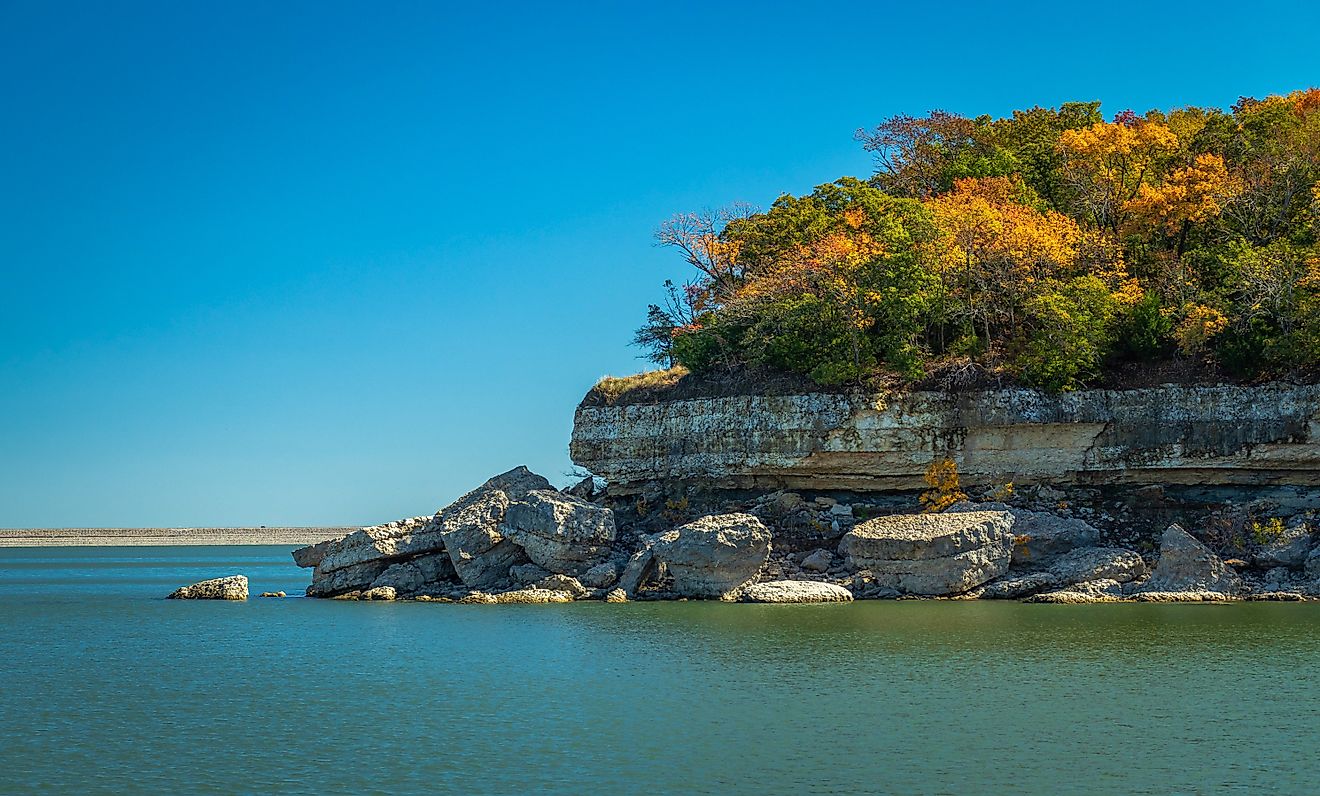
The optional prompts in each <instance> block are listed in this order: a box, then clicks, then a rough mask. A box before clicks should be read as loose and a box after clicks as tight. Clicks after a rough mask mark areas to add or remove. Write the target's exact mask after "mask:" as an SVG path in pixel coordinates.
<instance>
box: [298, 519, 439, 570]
mask: <svg viewBox="0 0 1320 796" xmlns="http://www.w3.org/2000/svg"><path fill="white" fill-rule="evenodd" d="M431 519H432V518H430V517H409V518H408V519H403V520H396V521H394V522H390V523H386V524H385V525H374V526H372V527H370V528H362V529H361V530H357V531H354V532H353V533H350V534H348V535H347V536H344V537H342V538H340V539H335V540H331V541H330V542H329V543H328V544H327V543H324V542H323V543H322V544H326V547H325V549H324V551H323V554H322V556H321V558H320V560H319V561H317V563H316V564H315V566H316V570H317V572H318V573H329V572H334V571H336V570H340V569H347V568H348V567H355V566H359V565H361V564H366V563H371V562H377V561H394V560H397V559H401V558H406V557H409V556H414V555H420V554H422V553H430V552H435V551H437V550H443V549H444V542H442V541H441V539H440V535H439V533H438V532H437V529H436V528H435V527H434V525H433V524H432V522H431ZM316 546H317V545H313V547H316ZM306 549H307V548H304V550H306ZM295 552H302V551H295ZM297 560H298V558H297V557H296V556H295V557H294V561H295V562H296V561H297Z"/></svg>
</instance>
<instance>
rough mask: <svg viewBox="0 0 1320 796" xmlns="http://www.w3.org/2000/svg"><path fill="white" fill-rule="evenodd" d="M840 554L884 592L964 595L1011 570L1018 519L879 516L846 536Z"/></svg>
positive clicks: (982, 514) (999, 515) (974, 514)
mask: <svg viewBox="0 0 1320 796" xmlns="http://www.w3.org/2000/svg"><path fill="white" fill-rule="evenodd" d="M839 554H840V555H842V556H844V557H845V558H846V559H847V561H848V565H849V566H850V567H852V568H853V569H856V570H869V571H870V572H871V574H872V576H873V577H874V579H875V581H876V583H877V584H878V585H879V586H881V587H889V588H894V589H898V590H899V591H903V592H907V593H910V594H924V595H948V594H962V593H964V592H966V591H968V590H970V589H973V588H975V587H977V586H980V585H981V584H982V583H985V582H987V581H990V580H993V579H995V578H997V577H999V576H1001V575H1003V574H1004V573H1005V572H1007V571H1008V565H1009V562H1010V561H1011V559H1012V556H1013V515H1012V514H1009V513H1008V512H1005V511H970V512H956V513H945V514H908V515H893V516H889V517H878V518H876V519H873V520H868V521H867V522H864V523H862V524H861V525H858V526H857V527H856V528H853V529H852V530H851V531H849V532H848V533H847V534H845V535H844V537H843V541H842V542H840V543H839Z"/></svg>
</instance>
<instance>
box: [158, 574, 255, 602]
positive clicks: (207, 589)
mask: <svg viewBox="0 0 1320 796" xmlns="http://www.w3.org/2000/svg"><path fill="white" fill-rule="evenodd" d="M247 598H248V579H247V578H246V577H244V576H242V575H229V576H227V577H223V578H212V579H210V580H204V581H201V582H200V583H194V584H192V585H191V586H184V587H182V588H178V589H175V590H174V591H172V592H170V595H169V597H168V598H167V599H170V600H246V599H247Z"/></svg>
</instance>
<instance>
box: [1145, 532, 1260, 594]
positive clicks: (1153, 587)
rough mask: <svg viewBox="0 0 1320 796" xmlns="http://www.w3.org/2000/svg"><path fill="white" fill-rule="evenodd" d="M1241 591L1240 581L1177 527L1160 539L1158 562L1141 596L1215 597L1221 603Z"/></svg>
mask: <svg viewBox="0 0 1320 796" xmlns="http://www.w3.org/2000/svg"><path fill="white" fill-rule="evenodd" d="M1241 588H1242V579H1241V578H1239V577H1238V575H1237V573H1236V572H1234V571H1233V570H1232V569H1231V568H1230V567H1229V566H1228V565H1227V564H1225V563H1224V562H1223V560H1222V559H1220V558H1219V556H1217V555H1215V554H1214V552H1213V551H1212V550H1211V549H1210V548H1208V547H1206V546H1205V545H1203V544H1201V543H1200V542H1198V541H1196V539H1194V538H1193V537H1192V535H1191V534H1189V533H1187V531H1184V530H1183V529H1182V528H1181V527H1179V526H1178V525H1170V526H1169V527H1168V528H1167V529H1166V530H1165V531H1164V535H1163V536H1161V537H1160V558H1159V561H1157V562H1156V563H1155V569H1154V570H1153V571H1152V572H1151V574H1150V579H1149V580H1147V581H1146V583H1145V584H1143V585H1142V587H1141V589H1140V593H1145V594H1170V593H1177V592H1189V593H1215V594H1219V595H1220V597H1221V599H1222V596H1223V595H1225V594H1234V593H1236V592H1238V591H1240V590H1241ZM1135 596H1136V595H1134V597H1135Z"/></svg>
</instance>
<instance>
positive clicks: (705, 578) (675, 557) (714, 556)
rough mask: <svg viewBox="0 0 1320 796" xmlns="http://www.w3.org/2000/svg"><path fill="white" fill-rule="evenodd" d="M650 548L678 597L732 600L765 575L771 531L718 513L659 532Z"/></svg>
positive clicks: (743, 516)
mask: <svg viewBox="0 0 1320 796" xmlns="http://www.w3.org/2000/svg"><path fill="white" fill-rule="evenodd" d="M649 546H650V548H651V551H652V553H653V555H654V557H655V561H656V562H657V563H658V564H659V565H660V566H662V567H663V568H664V570H665V571H666V572H667V573H668V574H669V576H671V577H672V578H673V590H674V592H676V593H677V594H680V595H682V596H685V597H727V596H729V595H730V594H731V593H732V592H734V591H736V590H737V589H738V588H739V587H741V586H743V585H744V584H746V583H748V582H749V581H751V580H752V579H753V578H755V577H756V575H757V573H758V572H760V570H761V567H762V566H763V565H764V564H765V562H766V558H767V557H768V556H769V554H770V532H769V531H768V530H766V527H765V526H764V525H762V524H761V521H760V520H759V519H757V518H756V517H753V516H752V515H750V514H715V515H711V516H709V517H702V518H701V519H698V520H694V521H692V522H689V523H687V524H686V525H680V526H679V527H677V528H675V529H673V530H671V531H666V532H664V533H660V534H655V535H654V536H652V537H651V538H650V540H649ZM630 566H631V562H630ZM625 588H626V587H625ZM634 590H635V589H634Z"/></svg>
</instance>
